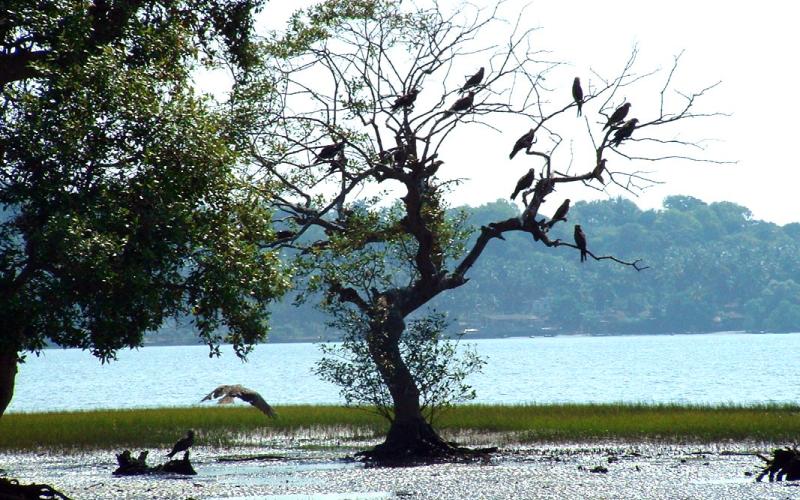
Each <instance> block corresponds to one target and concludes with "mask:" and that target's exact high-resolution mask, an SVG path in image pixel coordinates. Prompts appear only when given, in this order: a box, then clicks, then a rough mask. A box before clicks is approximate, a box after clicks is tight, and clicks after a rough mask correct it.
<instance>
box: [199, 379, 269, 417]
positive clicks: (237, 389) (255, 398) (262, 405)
mask: <svg viewBox="0 0 800 500" xmlns="http://www.w3.org/2000/svg"><path fill="white" fill-rule="evenodd" d="M217 398H221V399H220V400H219V401H217V404H221V405H224V404H228V403H233V399H234V398H239V399H241V400H242V401H246V402H248V403H250V404H251V405H253V406H255V407H256V408H258V409H259V410H261V412H262V413H264V414H265V415H266V416H268V417H272V418H275V417H277V415H276V414H275V410H273V409H272V407H271V406H270V405H269V404H268V403H267V402H266V401H264V398H262V397H261V394H259V393H257V392H256V391H254V390H252V389H248V388H247V387H242V386H241V385H238V384H237V385H221V386H219V387H217V388H216V389H214V390H213V391H211V392H210V393H209V394H208V396H206V397H204V398H203V399H201V400H200V402H201V403H202V402H203V401H208V400H211V399H217Z"/></svg>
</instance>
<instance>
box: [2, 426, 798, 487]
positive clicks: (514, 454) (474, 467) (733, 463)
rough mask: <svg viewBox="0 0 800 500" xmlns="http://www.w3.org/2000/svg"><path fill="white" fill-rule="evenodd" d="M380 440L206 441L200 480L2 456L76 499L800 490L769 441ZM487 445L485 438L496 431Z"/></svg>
mask: <svg viewBox="0 0 800 500" xmlns="http://www.w3.org/2000/svg"><path fill="white" fill-rule="evenodd" d="M462 441H463V440H462ZM265 444H266V445H265ZM368 444H369V443H365V442H352V441H349V442H346V443H345V444H342V443H337V442H335V441H331V440H314V439H298V438H297V437H296V436H294V437H291V438H289V437H284V438H278V437H273V439H271V441H270V442H269V443H268V444H267V443H264V442H262V443H261V445H260V446H242V447H236V448H224V449H223V448H211V447H202V446H201V447H196V448H193V452H192V455H191V460H192V463H193V465H194V467H195V469H196V470H197V471H198V475H197V476H193V477H189V478H185V477H178V476H161V477H141V476H139V477H121V478H116V477H112V475H111V472H112V471H113V470H114V469H115V468H116V458H115V454H114V452H113V451H97V452H73V453H70V454H54V453H48V452H41V453H22V454H9V453H0V468H3V469H5V474H6V475H7V476H9V477H16V478H18V479H20V481H21V482H22V483H28V482H37V483H48V484H51V485H53V486H55V487H56V488H58V489H60V490H61V491H62V492H64V493H66V494H67V495H69V496H71V497H73V498H76V499H94V498H103V499H122V498H131V499H139V498H141V499H155V498H168V499H181V498H196V499H201V498H202V499H216V498H246V499H265V498H268V499H305V498H319V499H336V500H341V499H372V498H410V499H417V498H420V499H421V498H431V499H433V498H435V499H440V498H442V499H459V500H465V499H473V498H487V499H488V498H491V499H501V498H502V499H505V498H531V499H535V498H541V499H560V498H566V499H572V498H582V499H584V498H598V499H599V498H603V499H617V498H642V499H650V498H659V499H660V498H663V499H676V498H703V499H724V500H731V499H748V498H753V499H786V498H800V484H797V483H789V482H781V483H777V482H776V483H767V482H762V483H757V482H756V481H755V472H757V470H758V468H759V467H760V465H761V461H760V460H759V459H758V458H757V457H755V456H754V453H756V452H761V453H766V452H768V451H769V450H771V449H772V448H774V447H776V446H777V445H772V444H767V443H716V444H680V445H678V444H659V443H641V442H634V443H610V442H602V443H601V442H598V443H589V444H587V443H581V444H570V443H553V444H538V445H533V446H522V445H514V444H501V445H500V446H501V450H500V452H499V453H498V454H497V455H496V456H495V458H494V459H493V460H492V462H491V463H490V464H482V465H481V464H468V465H465V464H447V465H433V466H424V467H413V468H396V469H386V468H383V469H375V468H373V469H365V468H364V467H363V465H362V464H360V463H357V462H353V461H350V460H347V459H345V458H344V457H346V456H348V455H351V454H352V453H353V452H354V451H355V450H357V449H362V448H363V447H364V446H366V445H368ZM475 444H476V445H481V446H485V445H486V444H487V442H486V439H485V436H484V439H482V440H480V442H478V443H475ZM132 451H134V450H132ZM138 451H139V450H135V451H134V455H136V454H137V453H138ZM162 455H163V450H150V457H149V458H148V463H149V464H151V465H156V464H158V463H162V461H164V460H162V459H163V456H162ZM256 455H262V456H260V457H254V456H256ZM263 455H266V456H263ZM748 472H751V473H753V474H752V475H746V473H748Z"/></svg>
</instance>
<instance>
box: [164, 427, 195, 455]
mask: <svg viewBox="0 0 800 500" xmlns="http://www.w3.org/2000/svg"><path fill="white" fill-rule="evenodd" d="M193 444H194V431H193V430H191V429H189V431H188V432H187V433H186V437H185V438H181V439H179V440H178V442H177V443H175V446H173V447H172V451H171V452H169V453H167V456H168V457H169V458H172V457H173V456H174V455H175V454H176V453H180V452H182V451H186V450H188V449H189V447H190V446H192V445H193Z"/></svg>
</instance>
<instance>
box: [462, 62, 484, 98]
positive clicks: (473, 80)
mask: <svg viewBox="0 0 800 500" xmlns="http://www.w3.org/2000/svg"><path fill="white" fill-rule="evenodd" d="M481 80H483V66H481V69H479V70H478V72H477V73H475V74H474V75H472V76H471V77H469V78H468V79H467V81H466V83H464V86H463V87H461V92H464V91H465V90H467V89H468V88H472V87H477V86H478V84H480V83H481Z"/></svg>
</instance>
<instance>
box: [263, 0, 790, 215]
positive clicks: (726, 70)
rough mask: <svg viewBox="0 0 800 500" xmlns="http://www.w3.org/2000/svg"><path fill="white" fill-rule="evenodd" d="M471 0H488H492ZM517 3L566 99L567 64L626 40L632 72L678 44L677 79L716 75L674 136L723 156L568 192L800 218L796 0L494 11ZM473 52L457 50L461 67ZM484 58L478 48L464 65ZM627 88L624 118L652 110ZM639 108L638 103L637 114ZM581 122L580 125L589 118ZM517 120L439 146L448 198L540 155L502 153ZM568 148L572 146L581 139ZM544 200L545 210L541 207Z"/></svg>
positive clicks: (576, 64)
mask: <svg viewBox="0 0 800 500" xmlns="http://www.w3.org/2000/svg"><path fill="white" fill-rule="evenodd" d="M312 3H314V2H313V1H311V0H271V1H270V2H268V4H267V6H266V8H265V10H264V12H263V13H262V15H261V19H260V22H259V29H264V28H279V27H280V26H282V23H283V22H284V21H285V19H287V18H288V16H289V14H290V13H291V12H292V11H294V10H295V9H297V8H300V7H303V6H306V5H309V4H312ZM419 3H422V2H419ZM473 3H474V4H476V5H490V4H491V5H493V2H489V1H488V0H476V1H475V2H473ZM439 4H440V5H441V6H442V8H443V9H449V8H451V7H453V6H455V7H458V6H459V5H460V4H461V2H456V1H454V0H440V2H439ZM520 13H521V14H522V23H523V24H524V25H527V26H530V27H537V28H539V29H537V30H536V31H535V32H534V33H533V35H532V37H533V40H532V42H533V45H534V47H536V48H541V49H545V50H548V51H549V54H548V57H550V58H551V59H554V60H558V61H562V62H564V63H565V64H564V66H563V67H562V69H561V71H560V72H558V73H556V74H554V76H553V78H551V79H550V80H549V81H548V85H550V86H555V85H559V84H560V80H563V82H564V83H563V87H564V96H565V97H564V98H565V99H566V101H565V102H569V99H570V85H571V83H572V77H573V76H578V75H580V76H581V77H582V78H581V80H582V82H584V86H585V87H588V86H590V85H593V84H595V83H597V81H596V78H595V77H594V76H593V75H592V70H595V71H597V72H599V73H601V74H602V75H604V76H608V77H613V76H615V74H616V72H618V71H619V69H620V68H621V67H622V65H623V64H624V63H625V61H626V60H627V58H628V56H629V55H630V53H631V50H632V48H633V47H634V46H636V47H638V50H639V56H638V59H637V65H636V68H637V69H638V70H639V71H640V72H646V71H650V70H654V69H659V68H661V69H662V70H668V69H669V68H670V67H671V65H672V61H673V58H674V56H676V55H678V54H680V53H681V52H683V54H682V56H681V62H680V66H679V68H678V74H677V76H676V84H677V89H678V90H683V91H692V90H699V89H702V88H704V87H707V86H708V85H711V84H713V83H716V82H718V81H719V82H721V83H720V84H719V86H717V87H716V88H715V89H713V90H712V91H711V92H710V93H709V94H708V95H706V96H704V98H703V101H702V104H701V110H703V111H707V112H719V113H725V114H726V115H727V116H718V117H714V118H708V119H703V120H702V121H696V122H694V123H692V124H686V126H685V127H684V126H682V127H681V130H680V131H679V132H678V133H679V134H680V138H682V139H691V140H700V139H703V140H709V141H708V142H703V144H704V145H706V146H707V149H706V151H704V152H702V154H703V155H705V156H706V157H708V158H711V159H713V160H717V161H722V162H730V163H722V164H720V163H697V162H686V161H672V160H670V161H663V162H657V163H655V164H650V163H647V164H636V165H630V166H625V168H628V169H630V168H636V169H645V170H651V171H652V172H653V173H652V174H651V177H652V178H654V179H656V180H657V181H659V182H660V184H657V185H654V186H652V187H650V188H649V189H647V190H646V191H644V192H643V193H640V194H639V196H638V197H632V196H631V195H630V194H628V193H626V192H624V191H622V190H619V189H608V190H607V192H600V191H596V190H590V189H586V188H582V189H580V188H576V189H565V190H564V192H563V193H558V194H559V195H562V196H563V197H569V198H571V199H572V201H573V203H574V202H575V201H577V200H592V199H602V198H608V197H616V196H625V197H630V198H631V199H632V200H633V201H634V202H635V203H637V205H639V206H640V207H642V208H645V209H647V208H658V207H660V206H661V204H662V201H663V199H664V198H665V197H666V196H669V195H672V194H682V195H690V196H694V197H697V198H700V199H701V200H703V201H706V202H709V203H710V202H715V201H731V202H734V203H738V204H740V205H744V206H746V207H748V208H749V209H750V210H751V211H752V213H753V216H754V217H755V218H757V219H764V220H768V221H771V222H775V223H778V224H785V223H789V222H800V196H798V195H797V194H796V191H797V188H798V186H800V160H798V156H797V155H794V154H792V153H793V152H794V146H795V143H794V141H795V140H798V138H797V137H796V136H797V133H798V132H800V127H798V126H797V125H796V124H795V120H796V119H797V117H799V116H800V101H798V100H797V99H795V97H794V96H795V94H797V90H796V85H797V82H798V81H800V64H798V63H800V61H798V58H797V54H796V50H797V48H798V47H800V30H798V29H797V28H796V19H797V15H796V13H795V9H794V8H793V3H792V2H785V1H780V0H762V1H761V2H758V3H753V2H744V1H722V0H703V1H697V0H694V1H689V0H671V1H669V2H647V1H641V0H638V1H637V0H615V1H614V2H596V1H588V0H587V1H584V0H573V1H569V2H564V1H556V0H540V1H518V0H508V1H507V2H505V3H504V5H503V7H502V10H501V15H502V16H503V17H505V18H508V19H510V20H512V21H516V18H519V17H520ZM487 36H491V35H487ZM487 41H488V39H487ZM471 62H472V61H465V62H464V64H465V65H464V67H470V63H471ZM483 64H484V63H483V61H481V60H479V59H477V58H476V59H475V60H474V64H472V65H471V67H476V68H477V67H479V66H481V65H483ZM468 74H469V73H468V72H465V73H464V76H467V75H468ZM423 92H424V89H423ZM624 98H625V99H627V100H629V101H631V102H632V103H634V106H633V107H632V111H631V115H630V116H629V118H631V117H633V116H636V117H637V118H639V119H640V120H647V119H652V118H653V117H652V116H650V115H649V114H648V112H652V110H653V109H654V108H653V106H654V105H655V104H656V103H657V100H658V96H657V93H654V92H649V93H647V92H644V93H636V92H633V91H631V92H630V93H629V94H625V95H624ZM620 102H621V101H620ZM636 111H639V112H640V113H643V114H642V115H636ZM590 112H591V111H590ZM577 123H579V122H576V124H577ZM581 123H582V125H581V126H582V127H583V130H584V131H585V127H586V125H585V122H581ZM570 126H572V125H570ZM515 127H516V128H513V127H511V126H509V128H510V130H509V131H506V130H503V131H502V133H498V132H493V131H487V130H485V129H484V130H476V131H474V132H466V134H467V135H464V136H461V137H460V138H459V140H458V141H456V142H457V143H458V145H457V146H456V147H453V148H451V149H448V150H445V151H443V152H442V159H445V160H446V164H445V166H444V167H443V168H442V171H441V174H442V175H443V176H452V177H459V178H464V179H465V182H464V183H463V184H462V185H460V186H459V187H458V188H457V190H456V191H454V192H453V193H452V197H451V202H452V204H454V205H460V204H470V205H479V204H482V203H486V202H490V201H494V200H496V199H498V198H507V197H508V195H509V194H510V192H511V190H512V189H513V186H514V184H515V183H516V180H517V179H518V178H519V177H520V176H521V175H522V174H524V173H525V172H526V171H527V168H529V167H530V166H534V167H538V165H537V164H534V163H531V162H532V161H533V160H532V159H530V158H526V157H523V158H522V159H521V158H520V157H519V156H517V158H515V160H514V161H513V162H512V161H509V160H508V155H507V153H508V151H510V148H511V146H512V145H513V143H514V141H515V140H516V138H517V137H519V136H520V135H522V134H523V133H524V132H525V131H526V130H527V128H528V127H527V126H522V128H520V125H519V124H515ZM469 134H472V135H469ZM570 148H575V149H580V144H579V143H576V144H575V145H570ZM498 150H502V151H503V154H498ZM574 154H575V155H578V156H576V157H579V154H578V153H574ZM621 167H622V166H621ZM557 198H558V199H556V200H554V201H550V202H549V204H552V205H553V207H550V210H551V211H552V210H554V209H555V207H556V206H557V204H560V201H561V197H557ZM543 211H545V212H547V211H548V210H547V209H546V207H543Z"/></svg>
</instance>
